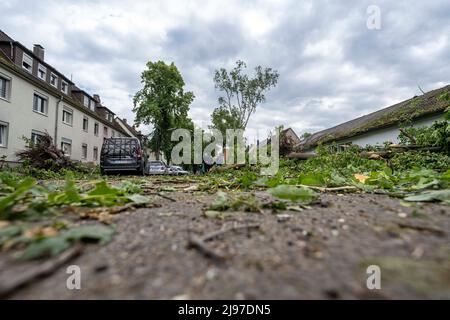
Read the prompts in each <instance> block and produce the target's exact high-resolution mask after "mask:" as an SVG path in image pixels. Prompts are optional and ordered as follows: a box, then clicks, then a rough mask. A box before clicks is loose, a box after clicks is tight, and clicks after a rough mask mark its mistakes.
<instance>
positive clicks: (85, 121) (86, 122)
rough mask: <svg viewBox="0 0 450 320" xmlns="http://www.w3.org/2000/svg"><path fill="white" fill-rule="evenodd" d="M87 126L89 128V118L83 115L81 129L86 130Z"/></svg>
mask: <svg viewBox="0 0 450 320" xmlns="http://www.w3.org/2000/svg"><path fill="white" fill-rule="evenodd" d="M88 128H89V118H88V117H84V118H83V130H84V131H86V132H88Z"/></svg>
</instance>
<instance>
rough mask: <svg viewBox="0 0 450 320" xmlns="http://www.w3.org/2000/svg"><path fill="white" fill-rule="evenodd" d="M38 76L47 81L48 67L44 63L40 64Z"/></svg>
mask: <svg viewBox="0 0 450 320" xmlns="http://www.w3.org/2000/svg"><path fill="white" fill-rule="evenodd" d="M38 77H39V79H41V80H44V81H47V68H46V67H44V66H43V65H42V64H39V66H38Z"/></svg>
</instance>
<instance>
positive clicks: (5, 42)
mask: <svg viewBox="0 0 450 320" xmlns="http://www.w3.org/2000/svg"><path fill="white" fill-rule="evenodd" d="M44 133H48V134H49V135H50V136H51V137H52V138H53V141H54V142H56V145H57V146H58V147H59V148H61V149H62V150H63V151H64V152H65V154H66V155H67V156H69V157H70V158H71V159H73V160H79V161H82V162H92V163H98V162H99V159H100V151H101V147H102V143H103V139H104V138H108V137H122V136H123V137H127V136H130V133H129V131H128V130H124V128H123V126H121V125H119V123H118V122H117V121H116V120H115V114H114V112H112V111H111V110H110V109H108V108H107V107H105V106H103V105H102V104H101V100H100V97H99V96H98V95H94V96H91V95H89V94H88V93H86V92H85V91H83V90H80V89H79V88H78V87H77V86H76V85H75V84H74V83H72V82H71V81H70V80H69V79H68V78H67V77H65V76H64V75H63V74H61V73H60V72H58V71H57V70H56V69H55V68H53V67H52V66H50V65H49V64H47V63H46V62H45V61H44V48H43V47H42V46H40V45H35V46H34V50H33V51H31V50H28V49H27V48H26V47H25V46H23V45H22V44H20V43H19V42H17V41H14V40H13V39H12V38H10V37H9V36H8V35H6V34H5V33H3V32H2V31H1V30H0V157H6V161H8V162H12V163H14V162H17V158H16V156H15V154H16V152H17V151H19V150H23V149H24V148H25V147H26V142H25V140H24V139H23V137H26V138H29V139H32V140H33V141H36V139H39V137H40V136H42V135H43V134H44Z"/></svg>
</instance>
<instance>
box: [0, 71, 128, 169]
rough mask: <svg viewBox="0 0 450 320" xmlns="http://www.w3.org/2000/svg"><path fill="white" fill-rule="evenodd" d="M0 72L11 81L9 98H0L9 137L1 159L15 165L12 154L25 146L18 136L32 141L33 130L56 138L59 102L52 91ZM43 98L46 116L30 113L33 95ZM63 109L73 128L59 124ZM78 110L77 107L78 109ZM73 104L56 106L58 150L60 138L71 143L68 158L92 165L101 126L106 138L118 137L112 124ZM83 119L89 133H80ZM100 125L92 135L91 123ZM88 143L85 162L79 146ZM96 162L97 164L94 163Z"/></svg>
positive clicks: (100, 139)
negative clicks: (65, 108) (84, 118)
mask: <svg viewBox="0 0 450 320" xmlns="http://www.w3.org/2000/svg"><path fill="white" fill-rule="evenodd" d="M0 73H1V74H3V75H4V76H6V77H8V78H10V79H11V90H10V99H9V101H5V100H3V99H0V121H1V122H6V123H7V124H8V138H7V146H6V147H5V148H4V147H0V157H1V156H6V160H7V161H9V162H16V161H17V158H16V156H15V153H16V152H17V151H19V150H23V149H24V148H25V146H26V143H25V141H24V140H23V139H22V138H21V137H23V136H24V137H27V138H31V133H32V131H33V130H35V131H37V132H42V133H45V132H47V133H48V134H50V136H51V137H52V138H54V135H55V120H56V119H55V118H56V108H57V105H58V102H59V100H60V96H57V95H56V94H52V93H50V92H51V91H50V90H49V91H46V90H43V89H42V88H40V87H39V88H38V87H36V86H35V85H34V84H33V83H32V82H30V81H27V80H25V79H24V78H22V77H21V76H19V75H17V74H15V73H12V72H9V71H8V70H6V69H5V68H3V67H2V66H1V65H0ZM35 92H36V93H38V94H40V95H42V96H45V97H46V98H47V99H48V103H47V114H45V115H43V114H40V113H37V112H35V111H33V96H34V93H35ZM63 107H67V108H69V109H70V110H72V112H73V123H72V125H67V124H64V123H63V121H62V113H63V112H62V110H63ZM78 108H80V107H79V106H78ZM78 108H77V107H76V106H75V105H72V104H71V103H68V102H66V101H64V102H62V103H60V104H59V110H58V119H57V120H56V123H57V126H58V130H57V141H56V145H57V147H58V148H60V147H61V140H62V138H66V139H69V140H71V141H72V154H71V156H70V158H71V159H73V160H79V161H82V162H94V160H93V148H94V147H97V148H98V158H100V151H101V147H102V143H103V138H104V137H105V136H104V135H103V127H104V126H105V125H106V126H107V127H108V137H111V136H112V135H113V131H114V133H115V135H116V136H119V133H118V131H117V130H116V129H115V128H114V127H113V124H112V123H111V125H107V124H105V123H104V122H100V121H99V120H98V119H95V118H94V117H93V116H91V115H90V114H89V113H84V112H82V111H81V110H80V109H78ZM83 117H87V118H88V121H89V123H88V132H85V131H84V130H83ZM95 122H98V123H99V135H98V136H95V135H94V123H95ZM83 143H85V144H87V146H88V148H87V150H88V152H87V159H82V156H81V155H82V144H83ZM96 163H98V161H96Z"/></svg>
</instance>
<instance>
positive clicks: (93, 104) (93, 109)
mask: <svg viewBox="0 0 450 320" xmlns="http://www.w3.org/2000/svg"><path fill="white" fill-rule="evenodd" d="M89 108H90V109H91V110H92V111H95V101H94V100H91V105H90V107H89Z"/></svg>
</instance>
